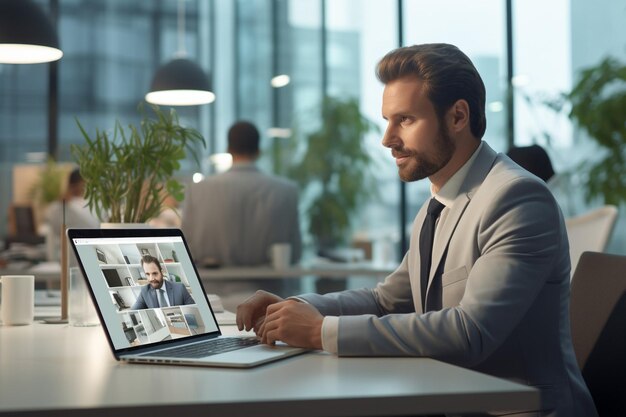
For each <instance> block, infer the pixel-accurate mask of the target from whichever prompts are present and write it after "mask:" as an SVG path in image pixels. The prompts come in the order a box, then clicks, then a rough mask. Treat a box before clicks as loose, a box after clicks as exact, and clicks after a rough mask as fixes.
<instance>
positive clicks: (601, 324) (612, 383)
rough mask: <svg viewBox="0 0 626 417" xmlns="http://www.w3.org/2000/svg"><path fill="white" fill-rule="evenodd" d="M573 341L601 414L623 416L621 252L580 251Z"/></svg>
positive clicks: (625, 295)
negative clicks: (614, 253) (613, 253)
mask: <svg viewBox="0 0 626 417" xmlns="http://www.w3.org/2000/svg"><path fill="white" fill-rule="evenodd" d="M570 320H571V330H572V341H573V344H574V351H575V352H576V359H577V360H578V366H579V367H580V369H581V371H582V374H583V377H584V379H585V382H586V383H587V386H588V387H589V390H590V391H591V396H592V397H593V399H594V402H595V403H596V408H597V409H598V412H599V414H600V415H601V416H626V256H620V255H610V254H606V253H595V252H585V253H583V254H582V256H581V258H580V262H578V266H577V268H576V271H575V272H574V277H573V278H572V286H571V298H570Z"/></svg>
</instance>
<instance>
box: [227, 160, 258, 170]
mask: <svg viewBox="0 0 626 417" xmlns="http://www.w3.org/2000/svg"><path fill="white" fill-rule="evenodd" d="M258 169H259V168H258V167H257V166H256V163H255V162H236V163H233V165H232V166H231V167H230V170H229V171H255V170H258Z"/></svg>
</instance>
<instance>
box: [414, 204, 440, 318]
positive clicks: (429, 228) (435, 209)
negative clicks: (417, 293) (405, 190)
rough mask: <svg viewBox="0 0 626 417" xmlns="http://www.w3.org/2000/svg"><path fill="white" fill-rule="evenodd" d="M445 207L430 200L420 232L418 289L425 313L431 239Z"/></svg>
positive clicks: (430, 261)
mask: <svg viewBox="0 0 626 417" xmlns="http://www.w3.org/2000/svg"><path fill="white" fill-rule="evenodd" d="M444 207H445V206H444V205H443V204H441V203H440V202H439V201H437V200H435V199H434V198H431V199H430V203H428V209H427V210H426V213H427V214H426V218H425V219H424V224H423V225H422V231H421V232H420V288H421V290H422V311H424V312H425V311H426V289H427V288H428V276H429V275H430V266H431V263H432V252H433V239H434V237H435V222H436V221H437V218H438V217H439V214H440V213H441V210H443V208H444Z"/></svg>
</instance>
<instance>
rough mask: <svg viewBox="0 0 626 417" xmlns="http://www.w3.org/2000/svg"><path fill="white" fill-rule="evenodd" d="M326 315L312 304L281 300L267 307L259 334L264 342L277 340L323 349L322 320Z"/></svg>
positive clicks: (272, 342)
mask: <svg viewBox="0 0 626 417" xmlns="http://www.w3.org/2000/svg"><path fill="white" fill-rule="evenodd" d="M323 321H324V317H323V316H322V315H321V314H320V312H319V311H317V310H316V309H315V307H313V306H312V305H310V304H306V303H301V302H298V301H296V300H287V301H281V302H279V303H275V304H271V305H269V306H268V307H267V313H266V316H265V320H264V321H263V323H261V324H260V326H259V328H258V330H257V331H256V333H257V335H258V336H260V337H261V342H262V343H267V344H269V345H271V344H274V342H276V341H281V342H285V343H287V344H288V345H290V346H296V347H303V348H309V349H322V322H323Z"/></svg>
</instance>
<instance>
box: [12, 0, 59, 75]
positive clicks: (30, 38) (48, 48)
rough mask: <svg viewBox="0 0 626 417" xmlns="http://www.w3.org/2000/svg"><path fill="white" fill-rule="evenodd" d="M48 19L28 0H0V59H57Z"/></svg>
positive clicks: (56, 44) (54, 35) (55, 40)
mask: <svg viewBox="0 0 626 417" xmlns="http://www.w3.org/2000/svg"><path fill="white" fill-rule="evenodd" d="M62 56H63V52H62V51H61V50H60V49H59V39H58V36H57V33H56V31H55V29H54V28H53V26H52V22H51V21H50V19H49V18H48V17H47V16H46V15H45V14H44V12H43V10H42V9H41V8H40V7H39V6H37V5H36V4H35V3H33V2H32V1H31V0H0V63H2V64H39V63H42V62H51V61H56V60H58V59H61V57H62Z"/></svg>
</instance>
